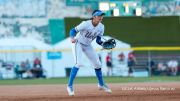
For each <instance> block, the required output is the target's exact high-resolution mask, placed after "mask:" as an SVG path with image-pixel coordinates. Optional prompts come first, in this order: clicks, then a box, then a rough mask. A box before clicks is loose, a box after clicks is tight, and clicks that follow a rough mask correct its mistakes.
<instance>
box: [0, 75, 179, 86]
mask: <svg viewBox="0 0 180 101" xmlns="http://www.w3.org/2000/svg"><path fill="white" fill-rule="evenodd" d="M104 79H105V81H106V82H107V83H129V82H174V81H180V76H176V77H168V76H159V77H138V78H133V77H104ZM67 82H68V78H51V79H24V80H0V85H38V84H67ZM75 83H76V84H85V83H88V84H90V83H97V79H96V77H77V78H76V79H75Z"/></svg>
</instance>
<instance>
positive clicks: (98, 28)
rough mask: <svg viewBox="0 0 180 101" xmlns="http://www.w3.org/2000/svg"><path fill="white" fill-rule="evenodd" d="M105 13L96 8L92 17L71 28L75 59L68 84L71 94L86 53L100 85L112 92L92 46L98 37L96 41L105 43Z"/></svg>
mask: <svg viewBox="0 0 180 101" xmlns="http://www.w3.org/2000/svg"><path fill="white" fill-rule="evenodd" d="M103 15H105V13H103V12H102V11H100V10H95V11H94V12H93V13H92V16H93V17H92V19H91V20H87V21H83V22H81V23H80V24H79V25H78V26H76V27H75V28H73V29H71V30H70V37H71V42H72V44H73V45H72V50H73V55H74V60H75V66H74V67H73V68H72V69H71V73H70V78H69V82H68V86H67V91H68V94H69V95H70V96H73V95H74V90H73V81H74V79H75V77H76V74H77V72H78V70H79V68H80V67H82V66H83V65H82V63H83V60H82V59H81V56H82V53H84V54H85V55H86V56H87V58H88V59H89V60H90V62H91V63H92V64H93V66H94V69H95V73H96V77H97V79H98V82H99V83H98V87H99V89H101V90H104V91H105V92H107V93H111V92H112V91H111V89H110V88H109V87H108V86H107V85H106V84H105V83H104V81H103V78H102V72H101V63H100V60H99V58H98V55H97V54H96V52H95V50H94V49H93V48H92V46H91V42H92V41H93V40H94V39H95V38H96V42H97V43H98V44H99V45H101V44H102V43H103V41H102V40H101V39H102V36H103V33H104V25H103V24H102V23H101V21H102V19H103ZM76 33H77V35H76Z"/></svg>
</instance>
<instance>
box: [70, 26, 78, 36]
mask: <svg viewBox="0 0 180 101" xmlns="http://www.w3.org/2000/svg"><path fill="white" fill-rule="evenodd" d="M76 33H77V31H76V30H75V28H72V29H71V30H70V32H69V35H70V37H71V38H74V37H75V36H76Z"/></svg>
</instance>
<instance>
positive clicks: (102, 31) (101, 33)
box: [98, 25, 104, 37]
mask: <svg viewBox="0 0 180 101" xmlns="http://www.w3.org/2000/svg"><path fill="white" fill-rule="evenodd" d="M103 35H104V25H103V26H102V27H101V30H100V32H99V34H98V36H100V37H102V36H103Z"/></svg>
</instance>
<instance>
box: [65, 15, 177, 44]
mask: <svg viewBox="0 0 180 101" xmlns="http://www.w3.org/2000/svg"><path fill="white" fill-rule="evenodd" d="M82 20H86V19H80V18H65V28H66V37H68V36H69V30H70V28H73V27H75V26H76V25H77V24H79V23H80V21H82ZM103 23H104V25H105V35H109V36H112V37H115V38H117V39H119V40H121V41H124V42H127V43H130V44H131V45H132V46H133V47H134V46H180V17H178V16H166V17H165V16H164V17H150V18H142V17H105V18H104V20H103Z"/></svg>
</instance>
